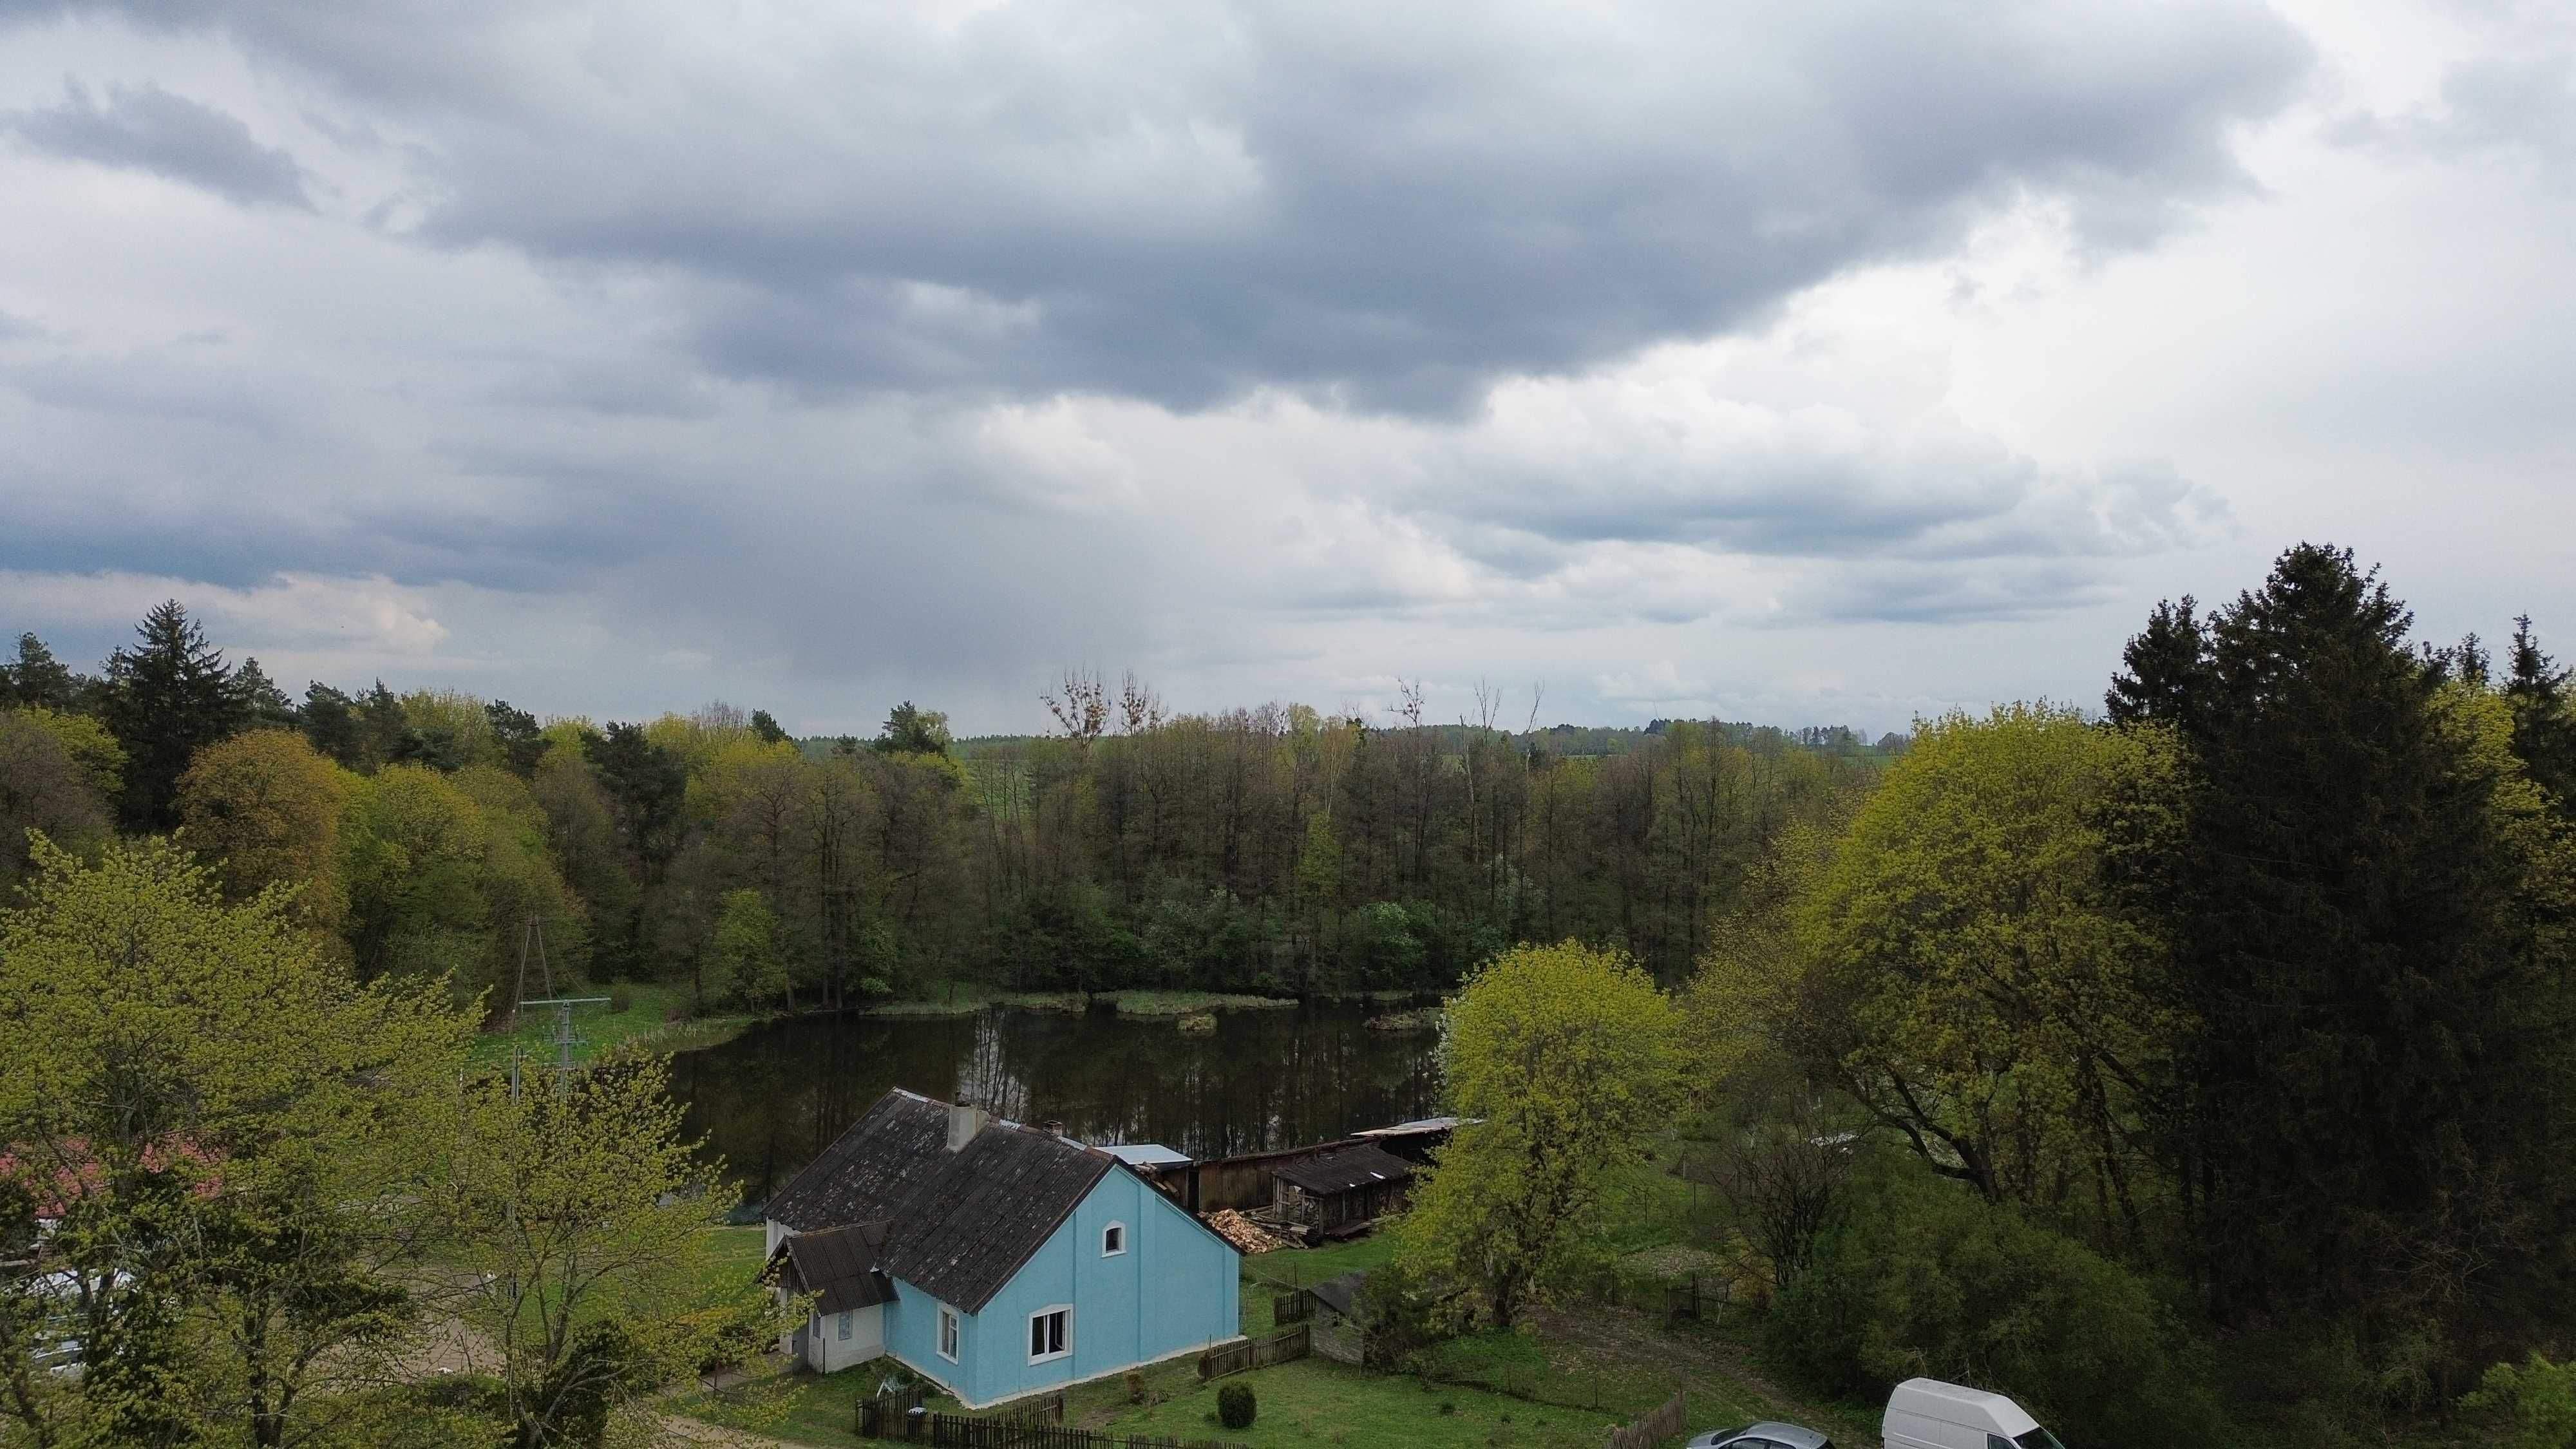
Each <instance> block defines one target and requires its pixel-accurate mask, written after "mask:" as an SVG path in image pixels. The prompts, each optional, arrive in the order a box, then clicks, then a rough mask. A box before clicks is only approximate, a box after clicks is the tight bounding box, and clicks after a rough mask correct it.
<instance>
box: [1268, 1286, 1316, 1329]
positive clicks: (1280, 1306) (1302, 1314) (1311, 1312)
mask: <svg viewBox="0 0 2576 1449" xmlns="http://www.w3.org/2000/svg"><path fill="white" fill-rule="evenodd" d="M1314 1316H1315V1300H1314V1299H1313V1298H1312V1297H1310V1296H1308V1295H1307V1293H1306V1290H1305V1289H1303V1288H1300V1289H1298V1290H1296V1291H1295V1292H1293V1293H1280V1294H1275V1295H1273V1296H1272V1297H1271V1300H1270V1321H1271V1322H1273V1323H1303V1322H1305V1321H1306V1320H1307V1319H1309V1318H1312V1317H1314Z"/></svg>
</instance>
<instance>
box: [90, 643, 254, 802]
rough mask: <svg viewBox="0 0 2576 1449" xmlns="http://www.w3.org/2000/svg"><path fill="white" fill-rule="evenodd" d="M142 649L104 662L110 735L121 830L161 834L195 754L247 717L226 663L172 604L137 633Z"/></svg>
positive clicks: (119, 652) (126, 651) (122, 651)
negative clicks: (120, 783)
mask: <svg viewBox="0 0 2576 1449" xmlns="http://www.w3.org/2000/svg"><path fill="white" fill-rule="evenodd" d="M135 632H136V633H137V634H139V635H141V636H142V639H141V642H140V643H139V644H137V645H135V646H134V647H132V648H129V649H119V650H117V651H116V653H115V654H113V655H112V656H110V657H109V659H108V661H107V691H106V700H105V703H106V709H105V711H104V712H105V714H106V716H107V724H108V728H109V729H112V730H114V731H115V732H116V738H117V742H118V743H119V744H121V745H123V746H124V747H125V756H126V764H125V794H124V796H123V797H122V799H121V800H120V802H119V803H120V804H121V806H122V807H123V810H124V814H125V819H126V823H127V824H128V825H129V826H131V827H134V828H136V829H143V830H167V829H169V828H170V827H171V826H173V825H175V824H177V823H178V821H177V819H176V817H175V816H174V815H173V814H172V813H171V796H172V794H173V792H174V791H175V790H176V789H177V787H178V782H179V776H180V774H181V772H183V771H185V770H186V769H187V768H188V760H189V758H190V757H191V756H193V755H195V754H196V752H197V751H198V750H199V749H201V748H203V747H205V746H207V745H210V744H213V743H214V742H215V741H217V740H220V739H224V738H226V737H228V736H230V735H232V734H234V733H236V732H238V731H239V730H240V729H241V727H242V725H243V724H244V722H245V721H246V719H247V717H248V710H247V709H246V708H245V707H244V704H243V701H242V699H241V696H240V694H239V693H238V691H237V690H236V688H235V686H234V684H233V679H232V675H231V673H230V672H229V671H228V670H226V669H225V668H224V656H223V654H222V653H221V652H220V651H218V650H217V649H216V648H215V647H214V646H213V645H212V644H209V643H208V642H206V631H205V630H203V629H201V628H199V627H198V626H197V623H196V621H194V620H192V619H190V618H189V617H188V611H187V610H186V609H184V608H181V607H180V606H179V601H178V600H176V599H171V600H168V601H166V602H164V603H162V604H161V605H159V606H158V607H156V608H154V609H153V610H152V612H151V613H149V614H146V615H144V616H143V622H142V623H140V624H138V625H136V626H135Z"/></svg>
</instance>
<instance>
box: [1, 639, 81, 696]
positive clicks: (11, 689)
mask: <svg viewBox="0 0 2576 1449" xmlns="http://www.w3.org/2000/svg"><path fill="white" fill-rule="evenodd" d="M82 683H83V681H82V679H81V678H80V676H78V675H76V674H74V673H72V672H71V670H69V669H67V668H65V667H64V665H63V663H62V661H61V660H59V659H56V658H55V657H54V651H52V650H50V649H48V648H46V647H45V641H44V640H42V639H39V638H37V637H36V636H35V635H34V634H32V633H26V634H20V635H19V636H18V662H17V663H15V664H0V704H14V705H17V706H18V707H19V708H21V709H50V710H55V711H58V712H61V711H68V710H70V709H71V708H72V706H73V705H75V704H77V703H78V702H79V700H80V695H81V685H82Z"/></svg>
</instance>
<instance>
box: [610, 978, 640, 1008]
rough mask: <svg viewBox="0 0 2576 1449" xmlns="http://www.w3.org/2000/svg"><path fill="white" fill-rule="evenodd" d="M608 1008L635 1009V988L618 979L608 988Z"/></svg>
mask: <svg viewBox="0 0 2576 1449" xmlns="http://www.w3.org/2000/svg"><path fill="white" fill-rule="evenodd" d="M608 1009H609V1010H610V1011H612V1012H624V1011H633V1010H634V1009H635V988H634V987H632V986H629V985H627V984H626V983H625V982H623V981H620V982H618V983H617V984H616V985H614V986H612V987H610V988H608Z"/></svg>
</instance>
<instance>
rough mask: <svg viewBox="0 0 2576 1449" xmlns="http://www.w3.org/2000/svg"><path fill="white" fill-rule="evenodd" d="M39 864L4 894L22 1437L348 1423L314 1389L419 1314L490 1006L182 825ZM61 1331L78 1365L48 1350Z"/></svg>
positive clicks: (6, 1157) (6, 1239)
mask: <svg viewBox="0 0 2576 1449" xmlns="http://www.w3.org/2000/svg"><path fill="white" fill-rule="evenodd" d="M38 864H39V873H38V875H37V878H36V879H35V881H34V882H33V883H32V885H31V887H30V889H29V892H28V902H29V903H28V904H27V905H26V906H25V907H24V908H23V909H18V910H13V911H7V912H0V1060H5V1061H6V1062H7V1063H8V1070H7V1071H5V1072H0V1143H5V1144H6V1147H5V1149H0V1249H6V1250H7V1256H10V1257H20V1256H29V1257H32V1259H33V1263H34V1267H35V1269H36V1271H35V1273H33V1274H28V1273H18V1272H13V1273H10V1274H7V1275H5V1277H4V1278H0V1424H5V1425H7V1426H8V1427H7V1428H6V1429H0V1440H6V1441H7V1442H11V1443H22V1444H31V1445H64V1446H71V1445H107V1444H165V1443H167V1444H176V1443H211V1442H222V1443H246V1444H259V1445H280V1444H290V1443H316V1444H319V1443H347V1442H351V1441H349V1440H347V1439H345V1438H335V1437H334V1436H333V1432H332V1431H333V1424H334V1416H333V1415H331V1414H330V1413H329V1412H327V1411H326V1410H325V1409H324V1408H323V1406H322V1404H321V1402H320V1401H321V1400H322V1399H323V1398H324V1397H325V1396H327V1395H329V1394H331V1393H333V1392H335V1391H337V1390H340V1389H344V1388H349V1387H354V1386H357V1385H362V1384H367V1383H371V1382H375V1381H378V1380H379V1378H380V1376H381V1374H382V1373H383V1372H384V1371H385V1369H386V1368H387V1367H388V1365H389V1364H390V1362H391V1361H392V1360H393V1359H394V1357H395V1356H396V1355H397V1354H398V1352H399V1351H400V1349H401V1348H402V1346H403V1344H404V1342H405V1340H406V1338H407V1336H408V1334H409V1333H410V1331H411V1328H412V1326H413V1324H414V1322H415V1315H414V1313H413V1312H412V1301H411V1297H410V1291H409V1290H410V1285H411V1284H412V1283H413V1282H414V1281H415V1270H416V1268H417V1266H418V1264H419V1261H420V1259H421V1256H422V1254H423V1253H424V1251H425V1250H426V1248H427V1246H428V1244H429V1242H430V1240H431V1239H430V1230H431V1229H432V1228H433V1227H434V1226H435V1225H436V1223H437V1221H438V1219H437V1218H436V1217H435V1215H434V1214H433V1213H432V1212H431V1210H430V1209H431V1205H432V1203H433V1201H434V1198H435V1195H436V1194H437V1192H438V1191H439V1189H440V1187H441V1185H442V1184H443V1183H444V1182H445V1181H446V1180H447V1179H446V1171H445V1169H446V1164H447V1161H448V1153H449V1145H450V1143H451V1142H452V1140H453V1126H454V1122H455V1113H454V1097H455V1093H456V1090H457V1081H458V1076H459V1073H460V1071H461V1069H462V1065H463V1060H464V1053H465V1049H466V1043H467V1040H468V1038H469V1037H470V1035H471V1027H470V1025H469V1023H468V1022H466V1021H465V1020H464V1019H463V1018H462V1017H460V1016H459V1015H457V1014H456V1013H454V1012H452V1011H450V1010H448V1009H447V1008H446V1006H445V1005H444V1004H443V1002H442V1001H441V1000H440V999H439V998H438V997H437V996H436V994H435V993H429V992H421V991H417V990H409V989H404V988H401V987H395V986H388V985H381V984H380V985H378V986H374V987H361V986H359V985H357V984H356V983H354V982H353V981H351V979H350V978H349V976H348V974H347V973H346V972H345V971H343V970H341V969H339V968H338V967H336V966H334V965H332V964H331V963H329V962H327V961H325V960H324V959H323V958H322V956H321V955H320V953H319V951H318V950H317V947H316V942H315V940H314V938H313V937H312V935H311V934H310V933H308V932H305V931H303V930H300V929H298V928H297V927H296V926H295V925H294V924H293V923H291V922H290V921H289V920H288V919H287V916H286V912H285V909H284V898H283V896H282V895H281V894H279V893H276V892H271V893H266V894H263V895H261V896H259V897H257V898H255V899H253V900H251V901H249V902H247V903H244V904H240V905H228V904H226V903H225V902H224V901H223V900H222V898H221V896H220V894H219V893H218V891H217V888H216V884H215V881H214V879H213V878H212V876H211V875H210V874H209V872H208V871H207V870H206V869H205V868H203V867H201V866H199V865H198V864H196V863H195V861H194V860H193V859H192V858H190V857H189V856H188V855H187V854H185V853H183V852H181V851H179V850H177V849H175V848H173V847H172V846H170V845H168V844H166V843H163V842H157V841H154V842H145V843H142V844H136V845H129V846H121V847H116V848H112V849H110V850H109V851H108V852H107V853H106V854H105V856H104V857H103V858H102V859H101V860H100V862H99V863H98V864H97V865H96V866H94V867H84V866H82V865H81V864H79V863H78V862H77V861H75V860H74V859H72V858H71V857H70V856H68V855H66V854H64V853H63V852H61V851H59V850H55V849H52V848H51V847H50V846H43V847H40V849H39V856H38ZM40 1215H41V1216H44V1217H48V1218H53V1219H56V1220H57V1225H56V1226H55V1227H54V1229H53V1230H52V1231H51V1232H50V1233H46V1234H42V1235H39V1234H38V1233H36V1232H35V1230H34V1224H33V1220H34V1218H36V1217H37V1216H40ZM61 1289H69V1290H70V1292H69V1293H68V1294H67V1295H66V1294H63V1293H61V1292H59V1291H53V1290H61ZM67 1338H76V1339H77V1340H79V1343H80V1358H81V1365H82V1367H81V1372H80V1373H78V1374H77V1375H72V1374H62V1373H56V1372H51V1371H48V1370H47V1369H45V1368H43V1367H39V1366H37V1364H36V1362H35V1360H36V1356H37V1355H39V1354H44V1353H46V1352H48V1351H49V1350H52V1351H59V1349H60V1347H61V1345H62V1343H63V1341H64V1340H65V1339H67Z"/></svg>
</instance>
